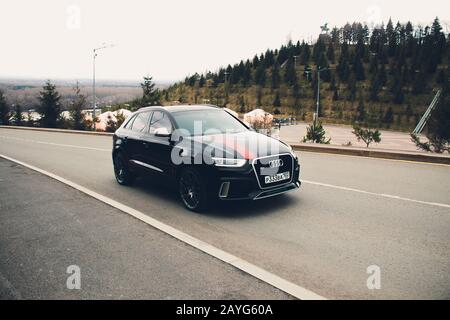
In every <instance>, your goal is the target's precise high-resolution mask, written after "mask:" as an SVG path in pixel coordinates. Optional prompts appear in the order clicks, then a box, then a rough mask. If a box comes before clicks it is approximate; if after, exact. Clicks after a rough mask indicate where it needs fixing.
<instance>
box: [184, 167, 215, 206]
mask: <svg viewBox="0 0 450 320" xmlns="http://www.w3.org/2000/svg"><path fill="white" fill-rule="evenodd" d="M206 190H207V188H206V184H205V183H204V181H203V179H202V178H201V176H200V174H199V173H198V171H197V170H195V169H194V168H184V169H183V170H182V171H181V173H180V176H179V179H178V193H179V195H180V198H181V201H182V202H183V204H184V206H185V207H186V208H188V209H189V210H191V211H195V212H201V211H204V210H205V209H207V208H208V205H209V201H208V193H207V191H206Z"/></svg>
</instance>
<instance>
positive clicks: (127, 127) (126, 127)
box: [124, 115, 136, 129]
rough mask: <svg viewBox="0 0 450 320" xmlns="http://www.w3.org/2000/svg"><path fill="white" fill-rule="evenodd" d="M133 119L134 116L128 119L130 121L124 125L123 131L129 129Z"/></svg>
mask: <svg viewBox="0 0 450 320" xmlns="http://www.w3.org/2000/svg"><path fill="white" fill-rule="evenodd" d="M134 119H136V115H134V116H132V117H131V118H130V120H128V122H127V123H126V124H125V126H124V128H125V129H131V126H132V125H133V121H134Z"/></svg>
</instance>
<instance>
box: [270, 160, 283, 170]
mask: <svg viewBox="0 0 450 320" xmlns="http://www.w3.org/2000/svg"><path fill="white" fill-rule="evenodd" d="M282 165H283V160H281V159H276V160H272V161H269V167H270V168H278V167H281V166H282Z"/></svg>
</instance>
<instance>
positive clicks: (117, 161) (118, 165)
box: [113, 152, 136, 186]
mask: <svg viewBox="0 0 450 320" xmlns="http://www.w3.org/2000/svg"><path fill="white" fill-rule="evenodd" d="M113 165H114V175H115V177H116V180H117V182H118V183H119V184H121V185H123V186H129V185H131V184H132V183H133V182H134V179H135V178H136V176H135V175H134V174H133V173H132V172H131V171H130V168H129V165H128V161H127V159H126V158H125V156H124V155H123V154H122V153H121V152H117V153H116V154H114V157H113Z"/></svg>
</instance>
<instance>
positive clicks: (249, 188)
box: [211, 159, 301, 200]
mask: <svg viewBox="0 0 450 320" xmlns="http://www.w3.org/2000/svg"><path fill="white" fill-rule="evenodd" d="M293 160H294V161H293V168H292V177H291V180H289V181H286V183H283V184H278V185H275V186H261V185H260V183H259V181H258V178H257V176H256V175H255V171H256V170H255V168H254V166H253V165H252V164H249V165H248V166H247V167H245V168H242V169H241V170H230V169H221V170H218V172H217V173H216V174H217V178H218V179H217V180H215V181H218V184H216V185H215V186H214V187H213V188H212V190H211V191H212V192H213V193H214V195H215V196H216V197H218V198H219V199H220V200H259V199H264V198H268V197H273V196H276V195H279V194H282V193H285V192H288V191H291V190H294V189H297V188H299V187H300V185H301V182H300V181H299V176H300V166H299V164H298V161H297V159H293Z"/></svg>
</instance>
